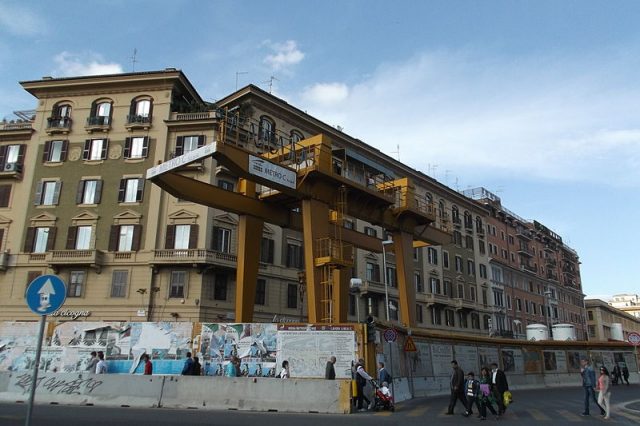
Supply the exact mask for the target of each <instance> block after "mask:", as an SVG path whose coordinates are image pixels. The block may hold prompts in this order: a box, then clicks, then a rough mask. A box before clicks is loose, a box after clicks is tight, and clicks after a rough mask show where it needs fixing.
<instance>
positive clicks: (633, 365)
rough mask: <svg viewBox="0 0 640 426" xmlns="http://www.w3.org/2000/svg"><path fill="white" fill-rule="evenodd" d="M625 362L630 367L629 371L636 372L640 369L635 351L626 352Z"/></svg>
mask: <svg viewBox="0 0 640 426" xmlns="http://www.w3.org/2000/svg"><path fill="white" fill-rule="evenodd" d="M624 363H625V365H626V366H627V368H628V369H629V372H631V373H634V372H637V371H638V363H637V361H636V356H635V355H634V354H633V352H625V353H624Z"/></svg>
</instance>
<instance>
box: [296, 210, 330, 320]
mask: <svg viewBox="0 0 640 426" xmlns="http://www.w3.org/2000/svg"><path fill="white" fill-rule="evenodd" d="M328 218H329V207H328V206H327V205H326V204H324V203H322V202H320V201H317V200H303V201H302V228H303V235H304V268H305V273H306V274H305V277H306V279H307V306H308V315H309V322H310V323H314V322H321V321H322V318H321V316H322V314H321V312H322V308H321V299H322V289H321V285H320V283H321V281H322V274H321V271H322V268H321V267H316V266H315V258H316V257H318V253H317V245H316V240H318V239H319V238H326V237H328V236H329V220H328Z"/></svg>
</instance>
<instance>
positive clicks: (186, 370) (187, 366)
mask: <svg viewBox="0 0 640 426" xmlns="http://www.w3.org/2000/svg"><path fill="white" fill-rule="evenodd" d="M181 374H182V375H183V376H191V375H193V358H191V352H187V358H186V359H185V360H184V366H183V367H182V373H181Z"/></svg>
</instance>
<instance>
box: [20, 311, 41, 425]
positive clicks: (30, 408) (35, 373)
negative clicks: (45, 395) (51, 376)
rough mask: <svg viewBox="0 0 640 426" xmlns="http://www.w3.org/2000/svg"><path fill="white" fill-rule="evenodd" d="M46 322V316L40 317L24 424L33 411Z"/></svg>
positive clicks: (29, 421) (28, 420)
mask: <svg viewBox="0 0 640 426" xmlns="http://www.w3.org/2000/svg"><path fill="white" fill-rule="evenodd" d="M46 323H47V316H46V315H42V316H41V317H40V331H39V332H38V344H37V346H36V359H35V362H34V366H33V374H32V375H31V390H30V392H29V404H28V405H27V418H26V420H25V422H24V424H25V426H30V425H31V413H32V412H33V400H34V398H35V396H36V387H37V383H38V368H39V367H40V354H41V352H42V339H43V338H44V326H45V324H46Z"/></svg>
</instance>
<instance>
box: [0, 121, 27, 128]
mask: <svg viewBox="0 0 640 426" xmlns="http://www.w3.org/2000/svg"><path fill="white" fill-rule="evenodd" d="M31 129H32V125H31V122H30V121H27V122H21V123H11V122H9V123H4V122H2V123H0V130H31Z"/></svg>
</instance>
